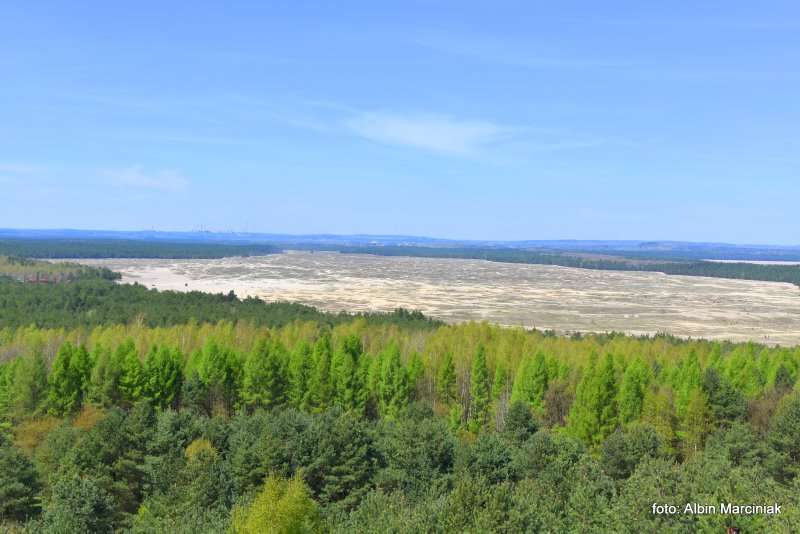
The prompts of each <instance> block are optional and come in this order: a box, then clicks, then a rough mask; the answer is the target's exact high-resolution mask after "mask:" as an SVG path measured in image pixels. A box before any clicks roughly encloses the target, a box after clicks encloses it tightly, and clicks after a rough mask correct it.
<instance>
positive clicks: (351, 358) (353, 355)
mask: <svg viewBox="0 0 800 534" xmlns="http://www.w3.org/2000/svg"><path fill="white" fill-rule="evenodd" d="M361 352H362V348H361V340H360V339H359V338H358V337H357V336H355V335H350V336H347V337H345V338H344V339H343V340H342V342H341V343H340V347H339V348H338V349H337V350H336V352H335V353H334V355H333V359H332V360H331V385H332V388H333V398H334V402H335V403H336V405H337V406H339V407H341V408H342V409H344V410H346V411H352V412H354V413H357V414H363V413H364V409H365V404H366V399H367V395H366V392H365V388H366V385H365V374H364V368H363V365H362V361H361V360H362V358H363V355H362V354H361Z"/></svg>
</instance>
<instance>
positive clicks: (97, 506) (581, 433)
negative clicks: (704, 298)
mask: <svg viewBox="0 0 800 534" xmlns="http://www.w3.org/2000/svg"><path fill="white" fill-rule="evenodd" d="M0 361H2V362H3V363H2V364H0V414H2V421H3V426H2V428H3V431H2V433H3V435H4V437H3V438H2V444H1V445H0V473H2V476H3V477H5V480H3V484H2V487H3V488H4V491H5V494H4V496H3V497H4V498H3V499H0V500H2V502H3V503H4V505H3V506H4V507H3V508H2V509H0V514H1V515H2V520H3V521H5V524H6V525H12V526H13V528H17V529H27V531H29V532H78V531H109V530H116V531H121V532H162V531H170V532H196V531H201V532H306V531H317V532H326V531H327V532H376V533H377V532H463V531H471V532H508V531H529V532H531V531H533V532H535V531H549V532H578V531H582V532H652V531H659V532H661V531H664V532H686V531H694V530H701V531H702V530H711V531H716V530H719V529H723V528H724V527H726V526H730V525H735V526H739V527H741V528H743V529H744V531H757V532H764V531H769V532H790V531H791V530H790V529H791V528H793V525H796V524H797V523H798V521H800V516H799V515H798V508H797V505H798V500H799V499H798V492H797V489H798V484H800V478H798V474H799V473H800V424H798V421H800V397H798V396H797V394H796V392H795V391H796V383H797V380H798V369H799V368H800V349H797V348H791V349H790V348H779V347H765V346H760V345H755V344H728V343H719V342H710V341H700V340H697V341H686V340H678V339H674V338H670V337H668V336H658V337H655V338H633V337H630V336H623V335H587V336H574V337H572V338H568V337H561V336H554V335H548V334H544V333H542V332H537V331H526V330H523V329H516V328H501V327H496V326H490V325H488V324H478V323H469V324H462V325H450V326H445V325H442V326H436V327H432V328H422V329H421V328H417V327H414V326H412V325H407V324H401V323H396V324H395V323H391V322H382V323H376V322H371V321H370V320H369V319H368V318H365V317H360V318H352V317H351V318H348V319H347V320H344V321H341V322H338V323H336V324H330V323H325V322H318V321H316V320H299V319H298V320H295V321H292V322H289V323H286V324H283V325H282V326H276V327H267V326H257V325H256V324H254V323H251V322H248V321H243V320H239V321H237V322H235V323H234V322H230V321H222V322H217V323H209V322H206V323H198V322H189V323H187V324H177V325H173V326H165V327H157V328H151V327H147V326H145V325H143V324H141V323H133V324H119V325H109V326H91V327H88V326H79V327H76V328H71V327H70V328H64V327H55V328H37V327H6V328H4V329H2V330H0ZM696 500H700V501H702V502H712V503H716V502H717V501H719V502H729V501H730V502H743V503H764V502H769V503H772V502H777V503H779V504H781V505H782V507H783V511H782V513H781V514H780V515H774V516H769V515H745V514H741V515H728V516H726V515H691V514H689V515H677V516H669V515H657V514H653V513H652V512H651V509H650V507H651V505H652V504H653V503H664V504H674V505H680V506H683V504H684V503H686V502H693V501H696Z"/></svg>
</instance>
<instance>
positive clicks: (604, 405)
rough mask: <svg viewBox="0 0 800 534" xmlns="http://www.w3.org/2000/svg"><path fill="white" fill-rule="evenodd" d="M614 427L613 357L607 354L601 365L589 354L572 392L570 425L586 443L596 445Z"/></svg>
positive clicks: (614, 388)
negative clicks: (584, 367) (573, 401)
mask: <svg viewBox="0 0 800 534" xmlns="http://www.w3.org/2000/svg"><path fill="white" fill-rule="evenodd" d="M616 426H617V382H616V377H615V372H614V359H613V357H612V356H611V355H610V354H608V355H607V356H606V358H605V360H604V362H603V365H602V366H601V367H599V368H598V367H597V356H596V355H594V354H593V355H592V356H591V357H590V360H589V366H588V368H587V369H586V370H585V372H584V375H583V377H582V378H581V381H580V383H579V384H578V389H577V391H576V394H575V403H574V404H573V405H572V409H571V411H570V414H569V427H570V428H571V430H572V432H573V433H574V435H575V436H576V437H578V438H580V439H582V440H584V441H585V442H587V443H591V444H595V445H597V444H599V443H601V442H602V441H603V440H604V439H605V438H606V436H608V435H610V434H611V432H613V431H614V429H615V428H616Z"/></svg>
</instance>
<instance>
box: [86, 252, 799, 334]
mask: <svg viewBox="0 0 800 534" xmlns="http://www.w3.org/2000/svg"><path fill="white" fill-rule="evenodd" d="M85 263H88V264H93V265H103V266H106V267H109V268H111V269H113V270H116V271H119V272H121V273H122V274H123V282H127V283H132V282H138V283H140V284H144V285H146V286H148V287H156V288H158V289H173V290H178V291H186V290H200V291H211V292H228V291H230V290H234V291H235V292H236V294H237V295H239V296H241V297H244V296H258V297H261V298H263V299H265V300H291V301H298V302H303V303H306V304H311V305H314V306H317V307H319V308H322V309H325V310H331V311H339V310H348V311H368V310H379V311H388V310H391V309H394V308H396V307H401V306H402V307H406V308H414V309H419V310H422V311H423V312H425V313H426V314H429V315H431V316H433V317H437V318H440V319H443V320H445V321H464V320H487V321H492V322H496V323H500V324H506V325H522V326H525V327H536V328H541V329H554V330H557V331H560V332H574V331H595V332H597V331H600V332H605V331H611V330H614V331H623V332H629V333H634V334H651V333H656V332H669V333H672V334H675V335H678V336H691V337H704V338H713V339H730V340H736V341H743V340H754V341H759V342H764V343H770V344H783V345H795V344H800V289H798V288H797V287H795V286H792V285H790V284H781V283H773V282H752V281H740V280H724V279H717V278H702V277H688V276H667V275H663V274H660V273H636V272H620V271H594V270H584V269H572V268H567V267H555V266H545V265H520V264H508V263H494V262H487V261H481V260H456V259H432V258H397V257H380V256H369V255H360V254H338V253H325V252H323V253H319V252H318V253H314V254H312V253H307V252H290V253H286V254H278V255H273V256H263V257H253V258H225V259H220V260H151V259H133V260H121V259H120V260H116V259H115V260H87V261H85Z"/></svg>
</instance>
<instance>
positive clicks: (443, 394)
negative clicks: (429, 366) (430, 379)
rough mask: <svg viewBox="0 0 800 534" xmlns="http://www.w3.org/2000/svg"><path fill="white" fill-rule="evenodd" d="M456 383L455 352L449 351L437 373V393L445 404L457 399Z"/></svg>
mask: <svg viewBox="0 0 800 534" xmlns="http://www.w3.org/2000/svg"><path fill="white" fill-rule="evenodd" d="M456 385H457V384H456V367H455V364H454V363H453V354H452V353H450V352H447V353H445V355H444V361H442V364H441V365H440V366H439V372H438V374H437V375H436V394H437V395H438V396H439V400H440V401H441V402H442V403H443V404H445V405H447V404H450V403H452V402H453V401H454V400H455V399H456Z"/></svg>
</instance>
